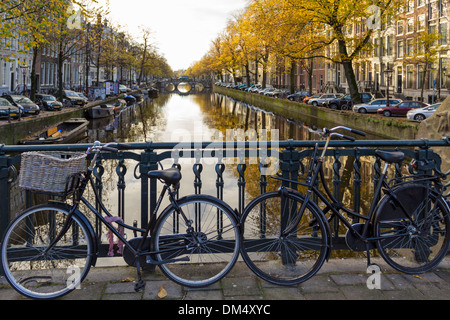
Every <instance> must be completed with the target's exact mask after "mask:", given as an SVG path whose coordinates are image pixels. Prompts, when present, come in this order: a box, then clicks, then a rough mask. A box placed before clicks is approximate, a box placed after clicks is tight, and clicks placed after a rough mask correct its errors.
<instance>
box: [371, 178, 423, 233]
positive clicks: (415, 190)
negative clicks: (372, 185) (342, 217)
mask: <svg viewBox="0 0 450 320" xmlns="http://www.w3.org/2000/svg"><path fill="white" fill-rule="evenodd" d="M431 192H432V191H431ZM426 194H427V187H426V186H424V185H422V184H418V183H410V184H403V185H400V186H398V187H394V188H392V189H391V190H390V191H389V192H388V193H387V194H385V195H384V196H383V197H382V198H381V199H380V201H378V203H377V206H376V209H375V212H374V215H373V218H372V221H371V222H372V224H373V226H375V224H376V222H377V221H380V220H384V219H387V220H389V219H400V218H404V217H405V215H404V213H403V211H402V209H400V207H399V204H398V202H399V201H400V202H401V203H402V205H403V206H404V208H405V209H406V210H407V211H408V212H409V211H414V209H415V208H416V207H417V206H418V204H419V203H420V202H422V201H423V200H424V197H425V196H426Z"/></svg>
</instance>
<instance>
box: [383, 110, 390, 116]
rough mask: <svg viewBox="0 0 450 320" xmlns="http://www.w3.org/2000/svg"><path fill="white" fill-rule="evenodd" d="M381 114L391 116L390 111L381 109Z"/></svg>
mask: <svg viewBox="0 0 450 320" xmlns="http://www.w3.org/2000/svg"><path fill="white" fill-rule="evenodd" d="M383 116H385V117H390V116H391V112H390V111H387V110H386V111H383Z"/></svg>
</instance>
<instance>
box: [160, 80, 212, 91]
mask: <svg viewBox="0 0 450 320" xmlns="http://www.w3.org/2000/svg"><path fill="white" fill-rule="evenodd" d="M157 85H158V86H159V90H160V92H167V93H178V94H190V93H199V92H203V90H205V89H207V88H211V87H212V86H211V82H210V81H196V80H191V79H169V80H166V81H161V82H159V83H158V84H157Z"/></svg>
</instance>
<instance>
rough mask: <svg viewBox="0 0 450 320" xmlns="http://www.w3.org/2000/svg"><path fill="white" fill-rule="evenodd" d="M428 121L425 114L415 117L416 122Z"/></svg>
mask: <svg viewBox="0 0 450 320" xmlns="http://www.w3.org/2000/svg"><path fill="white" fill-rule="evenodd" d="M425 119H426V117H425V116H424V115H423V114H420V113H419V114H416V115H415V116H414V120H416V121H419V122H420V121H423V120H425Z"/></svg>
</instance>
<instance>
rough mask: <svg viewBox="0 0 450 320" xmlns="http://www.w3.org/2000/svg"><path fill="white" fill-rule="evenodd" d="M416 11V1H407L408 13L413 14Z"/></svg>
mask: <svg viewBox="0 0 450 320" xmlns="http://www.w3.org/2000/svg"><path fill="white" fill-rule="evenodd" d="M413 11H414V0H407V1H406V12H413Z"/></svg>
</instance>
